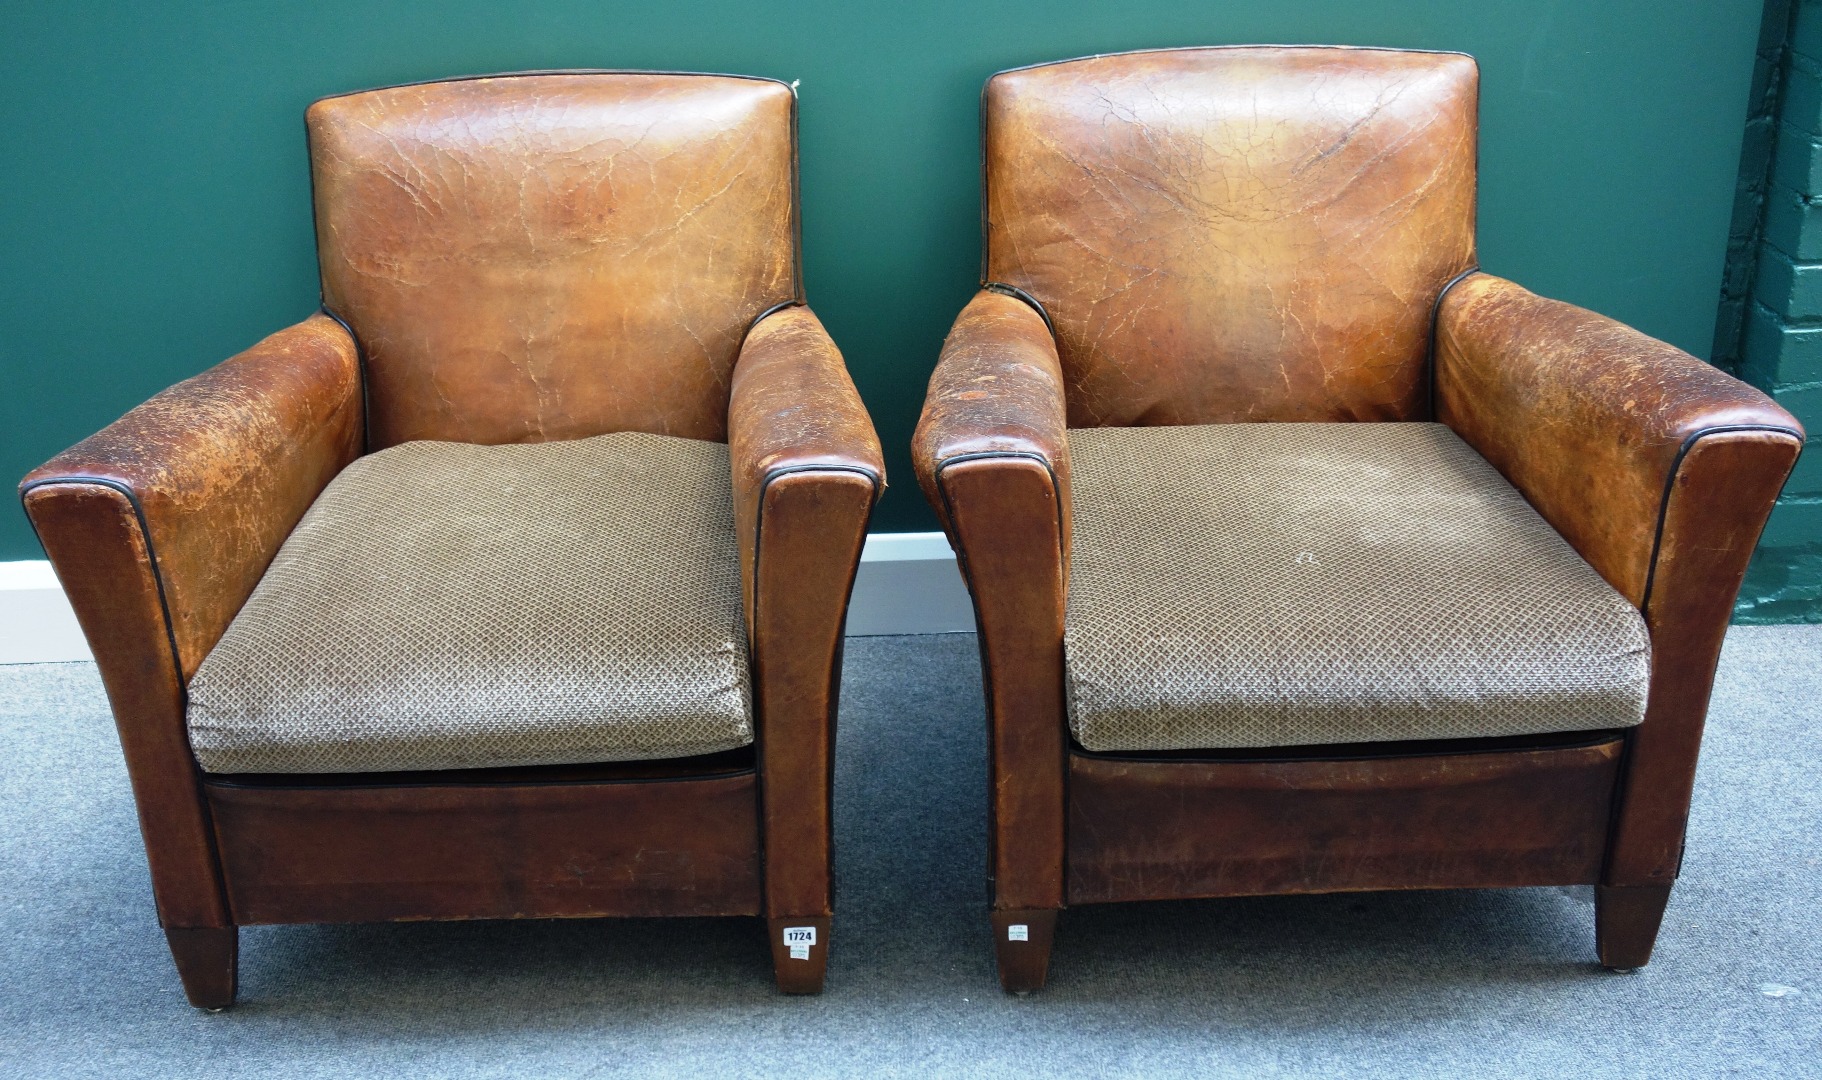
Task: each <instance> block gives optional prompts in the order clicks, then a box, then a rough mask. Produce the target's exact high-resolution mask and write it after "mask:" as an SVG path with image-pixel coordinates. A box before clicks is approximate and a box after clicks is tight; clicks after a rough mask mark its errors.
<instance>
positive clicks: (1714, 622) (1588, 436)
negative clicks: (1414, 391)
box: [1435, 274, 1803, 885]
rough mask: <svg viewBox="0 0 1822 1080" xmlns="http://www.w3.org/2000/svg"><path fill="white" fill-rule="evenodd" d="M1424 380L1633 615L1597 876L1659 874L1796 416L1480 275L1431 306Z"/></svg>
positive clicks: (1673, 353)
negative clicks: (1635, 625)
mask: <svg viewBox="0 0 1822 1080" xmlns="http://www.w3.org/2000/svg"><path fill="white" fill-rule="evenodd" d="M1435 375H1436V416H1437V419H1438V420H1441V421H1442V422H1443V423H1445V424H1448V425H1449V426H1450V427H1451V428H1453V429H1454V430H1455V431H1456V433H1457V434H1459V435H1461V437H1462V438H1463V439H1465V440H1466V441H1467V442H1468V443H1469V444H1470V445H1472V446H1473V447H1474V448H1475V449H1476V450H1478V451H1479V452H1480V453H1481V455H1482V456H1484V457H1485V458H1486V459H1487V460H1488V461H1490V462H1492V463H1493V465H1494V466H1495V467H1496V468H1498V469H1499V471H1500V472H1501V473H1503V474H1504V475H1505V476H1506V478H1507V479H1508V480H1510V481H1511V482H1512V484H1513V485H1514V486H1515V487H1517V488H1518V490H1519V491H1520V492H1522V493H1523V494H1524V496H1525V498H1527V499H1528V500H1530V502H1531V505H1532V506H1534V507H1536V508H1537V511H1538V512H1539V513H1540V514H1542V515H1543V516H1544V518H1545V520H1547V521H1549V522H1550V524H1551V525H1552V526H1554V527H1555V528H1556V530H1557V531H1558V532H1560V533H1561V534H1562V535H1563V536H1564V538H1566V539H1567V540H1568V541H1569V543H1570V544H1571V545H1573V546H1574V547H1575V549H1576V550H1577V551H1578V552H1580V553H1581V555H1582V557H1583V558H1585V559H1587V560H1588V562H1589V563H1590V564H1592V565H1593V566H1594V568H1595V569H1596V570H1597V571H1599V572H1600V574H1601V576H1603V577H1605V578H1606V579H1607V581H1608V582H1609V583H1611V584H1612V585H1613V587H1614V588H1616V589H1618V590H1619V591H1620V593H1621V594H1622V595H1624V596H1625V597H1626V598H1627V599H1628V600H1630V601H1631V602H1632V603H1633V604H1634V605H1635V606H1637V607H1638V608H1639V609H1640V610H1641V611H1642V612H1643V613H1644V615H1645V620H1646V624H1647V626H1649V628H1650V631H1651V647H1652V675H1651V687H1650V691H1649V694H1648V698H1647V702H1646V711H1645V722H1644V723H1643V724H1642V725H1641V726H1640V727H1639V728H1637V729H1635V730H1634V732H1633V734H1632V736H1631V738H1632V745H1631V748H1630V752H1629V755H1628V759H1627V765H1626V777H1625V780H1624V789H1625V790H1624V794H1623V796H1622V803H1621V809H1620V813H1619V816H1618V820H1617V822H1616V825H1615V833H1614V841H1613V847H1612V849H1611V852H1610V854H1609V858H1608V870H1607V883H1608V884H1621V885H1645V884H1656V885H1663V884H1668V883H1669V882H1670V881H1671V880H1672V879H1674V878H1675V876H1676V871H1677V867H1678V865H1679V863H1680V862H1681V848H1682V837H1683V824H1684V820H1685V819H1686V817H1687V815H1688V809H1689V795H1690V791H1691V790H1692V787H1693V783H1694V774H1695V761H1696V753H1697V749H1698V746H1699V743H1700V740H1701V732H1702V724H1703V720H1704V718H1705V716H1706V714H1707V708H1708V695H1709V692H1710V690H1711V689H1712V688H1713V682H1714V670H1715V664H1716V662H1717V661H1718V660H1719V657H1720V648H1721V639H1722V637H1723V636H1724V635H1725V634H1726V631H1727V623H1728V618H1729V616H1730V614H1731V612H1732V609H1733V602H1734V599H1735V597H1736V596H1737V595H1738V593H1739V589H1740V582H1741V579H1742V578H1743V577H1744V576H1745V573H1746V565H1747V563H1748V561H1749V560H1750V559H1751V557H1752V551H1753V547H1754V545H1755V544H1756V543H1757V542H1758V537H1759V533H1760V531H1761V530H1762V529H1763V528H1764V525H1765V519H1766V518H1767V517H1768V516H1769V515H1770V513H1771V509H1772V504H1773V503H1774V502H1775V501H1776V499H1777V496H1778V491H1779V490H1780V488H1782V487H1783V484H1784V480H1785V478H1786V477H1787V476H1788V475H1789V473H1790V469H1791V466H1792V465H1794V464H1795V462H1796V458H1797V453H1798V451H1799V450H1800V449H1801V448H1802V444H1803V428H1802V426H1801V425H1799V424H1798V423H1797V421H1796V419H1795V418H1793V417H1792V416H1791V415H1790V414H1789V413H1787V412H1785V411H1784V410H1783V409H1781V408H1779V407H1778V406H1777V404H1776V403H1774V402H1773V401H1772V400H1771V399H1770V398H1768V397H1766V396H1765V395H1764V394H1762V393H1760V392H1759V391H1757V390H1755V389H1753V388H1752V387H1750V386H1747V385H1746V384H1744V383H1742V382H1740V381H1739V380H1737V379H1735V378H1733V377H1731V376H1729V375H1727V374H1725V373H1724V372H1722V371H1719V370H1718V369H1716V368H1714V367H1711V366H1710V365H1708V364H1705V363H1703V362H1702V361H1700V360H1697V359H1696V358H1695V357H1693V356H1690V355H1689V354H1687V353H1685V352H1683V351H1681V350H1680V349H1676V348H1674V347H1672V346H1670V345H1667V344H1665V343H1663V342H1661V341H1656V340H1653V339H1652V338H1649V337H1646V336H1645V335H1644V334H1641V333H1639V332H1638V331H1636V330H1633V329H1631V328H1630V327H1627V326H1624V325H1622V324H1620V323H1617V322H1615V321H1613V320H1612V319H1608V318H1604V317H1602V316H1600V315H1596V314H1594V313H1593V312H1590V311H1584V310H1583V309H1581V308H1577V307H1574V306H1571V305H1569V304H1565V303H1561V302H1559V301H1555V300H1547V299H1544V298H1543V297H1539V296H1536V295H1534V294H1532V293H1530V292H1527V291H1526V290H1524V289H1522V288H1520V287H1519V286H1517V285H1514V284H1512V283H1511V282H1509V281H1504V280H1501V279H1499V278H1496V277H1492V276H1489V275H1485V274H1477V275H1474V276H1471V277H1469V278H1466V279H1464V280H1463V281H1462V282H1460V283H1459V284H1458V285H1457V286H1456V287H1455V288H1454V289H1452V290H1450V291H1449V292H1448V293H1447V294H1446V295H1445V297H1444V298H1443V300H1442V302H1441V304H1440V305H1439V307H1438V310H1437V337H1436V373H1435Z"/></svg>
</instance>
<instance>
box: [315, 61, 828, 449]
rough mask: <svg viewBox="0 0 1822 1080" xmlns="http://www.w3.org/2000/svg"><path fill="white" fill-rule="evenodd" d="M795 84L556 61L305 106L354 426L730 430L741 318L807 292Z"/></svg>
mask: <svg viewBox="0 0 1822 1080" xmlns="http://www.w3.org/2000/svg"><path fill="white" fill-rule="evenodd" d="M795 117H796V98H795V95H794V94H793V93H792V92H791V90H790V88H789V87H786V86H784V85H783V84H780V83H777V82H773V81H770V80H762V79H747V78H735V77H728V76H707V75H672V74H650V73H618V72H615V73H550V74H530V75H514V76H500V77H491V78H477V79H464V80H456V81H449V82H435V83H425V84H419V85H414V86H400V87H391V88H387V89H383V90H371V91H366V92H363V93H357V94H349V95H344V96H340V97H333V98H327V99H324V100H322V101H319V102H317V103H316V104H314V105H312V106H311V108H310V110H309V113H308V117H307V122H308V127H309V135H310V153H311V172H312V177H313V180H314V184H315V203H316V231H317V246H318V252H319V258H320V261H321V269H322V283H323V301H324V304H325V306H326V307H327V308H328V310H329V311H330V312H331V313H333V314H334V315H336V316H337V317H338V318H340V319H342V320H344V321H345V322H346V323H347V324H348V326H349V328H350V329H351V330H352V331H353V332H354V335H355V338H356V340H358V341H359V342H360V344H361V347H362V349H363V351H364V354H365V361H366V378H367V403H368V441H367V445H368V448H369V449H370V450H377V449H381V448H384V447H387V446H391V445H394V444H396V443H400V442H405V441H408V440H412V439H440V440H449V441H456V442H471V443H488V444H496V443H515V442H541V441H544V440H548V439H568V438H580V437H585V436H590V435H598V434H603V433H607V432H613V431H645V432H652V433H655V434H664V435H677V436H683V437H686V438H693V439H713V440H725V439H726V437H727V406H728V393H729V379H730V376H731V373H732V370H733V366H734V361H735V358H736V355H737V353H738V351H739V348H740V343H741V340H742V339H743V338H744V336H745V334H746V330H747V327H748V326H749V325H750V324H751V323H752V321H753V320H754V319H755V318H756V317H757V316H759V315H760V314H761V313H762V312H764V311H765V310H767V309H768V308H771V307H773V306H776V305H778V304H780V303H784V302H787V301H790V300H793V299H796V298H798V297H799V295H800V289H799V284H798V282H799V272H798V254H797V197H796V167H795V157H796V145H795V144H796V138H795Z"/></svg>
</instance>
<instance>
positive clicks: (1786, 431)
mask: <svg viewBox="0 0 1822 1080" xmlns="http://www.w3.org/2000/svg"><path fill="white" fill-rule="evenodd" d="M1737 431H1763V432H1767V433H1770V434H1775V435H1788V436H1790V438H1791V439H1793V440H1795V441H1796V443H1797V445H1798V446H1799V447H1801V446H1802V445H1803V437H1802V436H1801V435H1799V434H1797V433H1796V432H1795V431H1793V430H1791V429H1790V428H1787V427H1781V426H1779V425H1777V424H1720V425H1716V426H1715V427H1708V428H1703V429H1701V430H1700V431H1695V432H1691V433H1690V434H1689V436H1688V437H1687V438H1685V439H1684V440H1683V445H1682V446H1679V447H1678V448H1677V452H1676V458H1675V459H1674V460H1673V461H1671V463H1670V473H1669V475H1667V476H1666V477H1665V478H1664V497H1663V499H1662V500H1661V501H1660V502H1659V503H1658V522H1657V529H1656V530H1655V531H1654V532H1653V534H1652V537H1651V563H1650V566H1649V568H1648V569H1647V570H1646V571H1645V592H1644V595H1643V596H1642V597H1641V599H1640V602H1639V611H1640V612H1641V613H1646V614H1648V613H1649V612H1650V610H1651V590H1652V588H1653V586H1655V585H1656V584H1657V573H1658V556H1659V554H1661V552H1662V549H1663V546H1664V523H1665V521H1666V520H1667V519H1668V518H1669V516H1670V496H1671V494H1672V493H1673V492H1675V491H1676V478H1677V474H1678V473H1680V472H1682V471H1683V459H1684V458H1686V457H1688V456H1689V452H1690V451H1691V450H1693V449H1695V444H1696V443H1697V442H1699V441H1700V440H1702V439H1705V438H1707V437H1708V436H1710V435H1726V434H1730V433H1732V432H1737ZM1754 543H1755V544H1756V543H1757V541H1756V540H1755V541H1754Z"/></svg>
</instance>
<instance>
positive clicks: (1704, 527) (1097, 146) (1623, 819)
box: [914, 47, 1803, 910]
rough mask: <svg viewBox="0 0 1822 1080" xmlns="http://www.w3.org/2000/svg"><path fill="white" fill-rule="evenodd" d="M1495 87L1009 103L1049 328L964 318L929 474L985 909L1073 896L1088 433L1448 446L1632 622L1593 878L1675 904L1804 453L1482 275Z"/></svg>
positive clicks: (1637, 346)
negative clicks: (1477, 218)
mask: <svg viewBox="0 0 1822 1080" xmlns="http://www.w3.org/2000/svg"><path fill="white" fill-rule="evenodd" d="M1476 87H1477V78H1476V73H1475V68H1474V63H1473V61H1472V60H1471V59H1469V58H1467V57H1462V56H1455V55H1446V54H1433V53H1400V52H1394V51H1388V50H1372V49H1332V48H1280V47H1257V48H1255V47H1236V48H1220V49H1185V50H1165V51H1158V52H1146V53H1134V54H1125V55H1117V56H1104V57H1094V58H1089V59H1085V60H1077V61H1067V62H1064V63H1060V64H1049V65H1043V66H1039V67H1035V68H1027V69H1021V70H1016V71H1011V72H1005V73H1002V74H1000V75H997V76H995V77H994V78H993V79H992V80H990V81H989V83H988V85H987V88H986V91H985V94H984V99H983V105H982V108H983V122H984V146H983V154H984V161H985V193H984V200H985V230H986V235H985V244H986V258H985V263H984V269H983V273H984V276H985V278H986V279H987V281H988V282H989V283H990V288H997V289H999V290H1001V291H1002V292H1008V291H1020V292H1023V293H1024V294H1027V295H1028V296H1029V297H1030V299H1031V300H1032V302H1033V305H1035V307H1034V306H1028V305H1026V304H1024V303H1023V302H1021V301H1020V300H1018V299H1015V298H1014V297H1011V296H1005V295H998V294H996V293H992V292H988V293H982V294H981V295H978V296H977V297H976V298H975V299H974V300H973V301H972V302H971V303H970V304H969V305H968V307H967V309H966V310H964V312H963V313H962V316H961V318H960V319H958V320H957V322H956V325H955V329H954V331H953V332H952V333H951V335H950V337H949V340H948V341H947V342H945V344H944V347H943V352H942V356H941V358H940V359H939V361H938V364H937V369H936V372H935V374H934V375H933V376H932V378H931V382H930V389H929V394H928V397H927V399H926V402H925V407H924V415H923V419H922V421H921V422H920V424H919V426H918V433H917V437H916V440H915V446H914V460H915V463H916V466H917V471H918V478H919V481H920V483H921V484H922V486H923V488H924V491H925V493H926V495H927V496H928V498H929V499H930V501H931V503H932V505H933V506H935V507H936V508H937V511H938V513H939V514H940V515H941V516H942V520H943V523H944V527H945V528H946V529H947V530H948V532H949V536H950V539H951V541H952V543H953V544H954V545H955V547H956V550H957V553H958V556H959V558H960V560H961V563H962V566H963V568H964V572H965V574H966V575H967V579H968V584H969V588H970V590H971V591H972V593H973V596H974V601H975V607H976V612H977V615H978V617H979V622H980V631H981V638H982V656H983V666H984V669H985V676H986V685H987V698H988V716H989V725H990V745H991V747H992V751H993V765H992V785H993V789H992V795H991V803H992V814H993V821H994V824H993V828H992V841H991V843H992V845H993V853H992V856H991V860H992V862H991V865H992V872H993V873H994V875H995V876H996V883H995V892H994V906H995V907H996V909H1001V910H1005V909H1012V908H1032V909H1041V908H1053V907H1057V906H1060V904H1061V903H1062V901H1063V898H1064V896H1065V895H1066V894H1065V891H1064V889H1063V887H1062V883H1063V878H1064V875H1065V870H1064V853H1063V847H1062V841H1063V835H1064V820H1063V819H1064V808H1065V790H1064V782H1063V778H1062V774H1063V769H1064V764H1063V759H1064V740H1063V731H1064V715H1063V712H1064V709H1063V698H1062V693H1061V684H1062V632H1063V610H1064V596H1065V590H1066V588H1067V565H1068V559H1069V555H1070V552H1069V542H1070V536H1069V520H1068V512H1069V510H1068V508H1069V504H1070V501H1071V492H1070V482H1069V466H1068V456H1067V449H1066V441H1065V430H1066V428H1068V427H1097V426H1140V425H1154V424H1195V423H1224V422H1237V421H1251V420H1275V421H1290V420H1321V421H1337V420H1421V419H1432V418H1433V419H1435V420H1438V421H1441V422H1443V423H1445V424H1447V425H1448V426H1449V427H1451V428H1452V429H1454V431H1455V432H1456V433H1457V434H1459V435H1460V436H1461V437H1462V439H1464V440H1465V441H1466V442H1467V443H1469V445H1471V446H1472V447H1473V448H1474V449H1475V450H1476V451H1477V452H1479V453H1480V454H1481V455H1482V456H1484V457H1485V458H1486V459H1487V460H1488V461H1489V462H1491V463H1492V464H1493V465H1494V466H1495V467H1496V468H1497V469H1498V470H1499V471H1500V472H1501V473H1502V474H1503V475H1504V476H1505V477H1506V478H1507V479H1508V480H1509V481H1510V482H1511V483H1512V484H1513V486H1515V487H1516V488H1518V490H1519V491H1520V492H1521V493H1523V494H1524V496H1525V497H1526V499H1527V500H1529V501H1530V503H1531V504H1532V505H1533V506H1534V507H1535V508H1536V509H1537V511H1538V512H1539V513H1540V514H1541V515H1542V516H1543V517H1544V519H1545V520H1546V521H1548V522H1549V523H1550V524H1551V525H1552V526H1553V527H1554V528H1555V529H1556V531H1557V532H1559V533H1560V534H1561V535H1562V536H1563V537H1564V538H1565V539H1567V540H1568V541H1569V543H1570V544H1571V546H1573V547H1574V548H1575V549H1576V551H1577V552H1578V553H1579V554H1580V555H1581V556H1582V558H1584V559H1586V560H1587V561H1588V562H1589V563H1590V564H1592V565H1593V567H1594V568H1595V569H1596V570H1597V571H1598V572H1599V573H1600V574H1601V575H1602V577H1604V578H1605V580H1606V581H1607V582H1608V583H1609V584H1611V585H1612V586H1613V587H1614V588H1615V589H1617V590H1618V591H1619V592H1620V594H1621V595H1622V596H1624V597H1625V598H1626V599H1627V600H1628V601H1629V602H1630V603H1632V604H1633V605H1634V606H1636V607H1638V608H1639V609H1641V611H1642V613H1643V615H1644V616H1645V619H1646V623H1647V627H1648V630H1649V633H1650V637H1651V648H1652V654H1653V666H1652V674H1651V681H1650V683H1649V686H1648V689H1647V702H1646V711H1645V719H1644V721H1643V722H1642V723H1641V724H1639V725H1638V726H1637V727H1634V728H1632V729H1630V733H1629V734H1628V736H1627V750H1626V758H1625V770H1624V778H1623V781H1622V795H1621V798H1620V800H1619V803H1618V806H1617V809H1616V818H1615V824H1614V827H1613V832H1612V836H1611V839H1610V842H1609V845H1608V849H1607V852H1606V857H1605V871H1604V875H1605V881H1606V883H1607V884H1608V885H1620V886H1644V885H1652V886H1663V885H1667V884H1668V882H1669V881H1670V880H1671V879H1673V878H1674V877H1675V874H1676V871H1677V865H1678V863H1679V861H1680V851H1681V843H1682V837H1683V829H1684V821H1685V819H1686V816H1687V812H1688V805H1689V792H1690V786H1691V783H1692V779H1693V775H1694V768H1695V761H1696V752H1697V749H1698V744H1699V741H1700V735H1701V726H1702V720H1703V717H1704V715H1705V713H1706V709H1707V700H1708V694H1709V690H1710V687H1711V685H1712V680H1713V674H1714V666H1715V662H1716V659H1717V657H1718V653H1719V648H1720V643H1721V639H1722V637H1723V635H1724V634H1725V632H1726V627H1727V621H1728V616H1729V613H1730V611H1731V607H1732V604H1733V600H1734V597H1735V594H1736V593H1737V591H1738V588H1739V584H1740V581H1741V578H1742V576H1743V575H1744V572H1745V568H1746V565H1747V562H1748V560H1749V559H1750V557H1751V554H1752V548H1753V545H1754V543H1755V542H1756V539H1757V537H1758V535H1759V532H1760V530H1761V528H1762V527H1763V525H1764V522H1765V519H1766V517H1767V515H1768V514H1769V512H1770V510H1771V507H1772V504H1773V502H1774V500H1775V498H1776V496H1777V493H1778V491H1779V489H1780V487H1781V486H1782V484H1783V481H1784V479H1785V477H1786V475H1787V474H1788V472H1789V469H1790V467H1791V465H1792V463H1793V462H1794V459H1795V457H1796V454H1797V452H1798V450H1799V448H1800V446H1801V443H1802V438H1803V433H1802V430H1801V428H1800V427H1798V426H1797V424H1796V421H1795V420H1794V419H1792V418H1791V417H1790V416H1789V415H1788V414H1787V413H1785V412H1784V411H1783V410H1781V409H1779V408H1778V407H1777V406H1776V405H1775V404H1773V403H1772V402H1771V401H1770V400H1769V399H1767V398H1766V397H1765V396H1764V395H1762V394H1760V393H1758V392H1757V391H1755V390H1752V389H1751V388H1749V387H1747V386H1745V385H1744V384H1742V383H1740V382H1738V381H1737V380H1735V379H1733V378H1731V377H1729V376H1727V375H1725V374H1724V373H1722V372H1720V371H1717V370H1715V369H1714V368H1712V367H1710V366H1709V365H1706V364H1703V363H1702V362H1700V361H1698V360H1696V359H1695V358H1694V357H1691V356H1688V355H1687V354H1685V353H1682V352H1681V351H1679V350H1677V349H1674V348H1672V347H1671V346H1669V345H1666V344H1664V343H1662V342H1658V341H1653V340H1652V339H1650V338H1648V337H1646V336H1645V335H1643V334H1640V333H1638V332H1637V331H1634V330H1631V329H1629V328H1627V327H1624V326H1622V325H1620V324H1618V323H1616V322H1613V321H1612V320H1609V319H1605V318H1602V317H1600V316H1598V315H1594V314H1592V313H1590V312H1586V311H1582V310H1580V309H1578V308H1574V307H1571V306H1569V305H1567V304H1561V303H1557V302H1555V301H1550V300H1544V299H1541V298H1539V297H1535V296H1532V295H1531V294H1530V293H1527V292H1525V291H1524V290H1523V289H1520V288H1519V287H1518V286H1516V285H1512V284H1510V283H1508V282H1503V281H1500V280H1499V279H1497V278H1492V277H1489V276H1486V275H1481V274H1470V273H1468V272H1469V271H1470V269H1471V268H1472V267H1473V265H1474V242H1473V229H1474V209H1473V200H1474V183H1475V176H1474V169H1475V164H1474V155H1475V149H1474V144H1475V139H1476V117H1475V112H1476V94H1477V88H1476ZM1463 275H1466V276H1463ZM1452 282H1453V283H1454V284H1453V285H1451V283H1452ZM1040 309H1041V311H1042V312H1043V313H1044V314H1042V315H1040V313H1039V310H1040ZM1046 316H1047V318H1048V322H1049V324H1050V325H1051V326H1053V327H1054V331H1052V330H1051V329H1050V328H1049V327H1047V326H1046ZM1432 318H1434V323H1435V332H1434V334H1432V332H1431V326H1432ZM1432 346H1433V347H1434V354H1435V355H1434V363H1433V367H1432V363H1431V361H1430V354H1431V350H1432ZM1135 768H1137V766H1135ZM1077 827H1078V828H1080V827H1081V825H1080V823H1078V826H1077Z"/></svg>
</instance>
